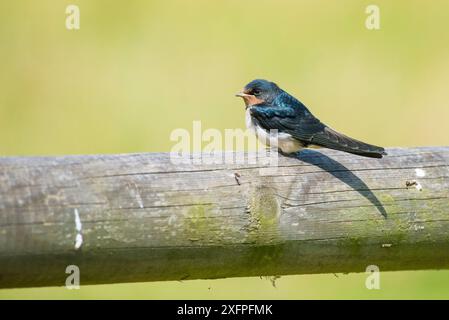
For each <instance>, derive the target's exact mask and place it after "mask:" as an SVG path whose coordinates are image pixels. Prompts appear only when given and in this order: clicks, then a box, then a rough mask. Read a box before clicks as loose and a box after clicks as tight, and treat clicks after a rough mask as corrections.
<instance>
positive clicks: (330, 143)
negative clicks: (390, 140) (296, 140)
mask: <svg viewBox="0 0 449 320" xmlns="http://www.w3.org/2000/svg"><path fill="white" fill-rule="evenodd" d="M312 143H313V144H316V145H318V146H321V147H326V148H329V149H334V150H340V151H344V152H348V153H352V154H356V155H360V156H364V157H369V158H382V156H384V155H386V154H387V153H386V152H385V149H384V148H382V147H378V146H375V145H371V144H368V143H365V142H362V141H359V140H356V139H353V138H350V137H348V136H345V135H344V134H341V133H339V132H337V131H335V130H333V129H331V128H329V127H326V128H324V131H322V132H320V133H318V134H315V135H314V136H313V138H312Z"/></svg>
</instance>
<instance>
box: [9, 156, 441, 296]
mask: <svg viewBox="0 0 449 320" xmlns="http://www.w3.org/2000/svg"><path fill="white" fill-rule="evenodd" d="M388 153H389V155H388V156H387V157H385V158H384V159H380V160H378V159H368V158H363V157H357V156H354V155H349V154H345V153H341V152H337V151H332V150H319V151H311V150H310V151H304V152H303V153H302V154H301V156H300V157H299V158H284V157H280V158H279V167H277V168H276V167H270V166H260V165H245V164H241V165H193V164H186V165H174V164H171V162H170V158H169V155H168V154H130V155H101V156H65V157H23V158H20V157H19V158H13V157H11V158H8V157H7V158H0V287H2V288H7V287H30V286H50V285H51V286H61V285H64V284H65V279H66V277H67V274H66V273H65V269H66V266H67V265H73V264H74V265H77V266H79V268H80V270H81V285H83V284H95V283H117V282H136V281H156V280H181V279H183V280H185V279H198V278H224V277H239V276H259V275H284V274H306V273H325V272H363V271H364V270H365V268H366V267H367V266H368V265H372V264H374V265H377V266H379V268H380V270H411V269H440V268H449V199H448V197H449V179H448V176H449V147H435V148H410V149H406V148H404V149H390V150H388ZM235 173H238V174H239V175H240V178H239V182H240V184H239V183H237V180H236V177H235ZM407 181H408V184H409V188H406V183H407ZM421 188H422V190H421V191H420V190H419V189H421ZM77 214H78V216H79V221H77V217H76V215H77ZM77 228H78V229H80V231H78V230H77ZM77 234H79V235H78V236H77ZM81 237H82V239H81ZM81 240H82V241H81Z"/></svg>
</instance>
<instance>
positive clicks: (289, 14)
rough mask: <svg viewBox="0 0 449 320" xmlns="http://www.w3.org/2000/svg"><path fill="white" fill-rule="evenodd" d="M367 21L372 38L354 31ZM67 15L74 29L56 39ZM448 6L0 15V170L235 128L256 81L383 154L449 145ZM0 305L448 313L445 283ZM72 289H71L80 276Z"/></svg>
mask: <svg viewBox="0 0 449 320" xmlns="http://www.w3.org/2000/svg"><path fill="white" fill-rule="evenodd" d="M373 3H374V4H377V5H378V6H379V7H380V15H381V29H380V30H374V31H370V30H367V29H366V28H365V19H366V17H367V15H366V13H365V8H366V6H367V5H369V4H373ZM69 4H76V5H78V6H79V8H80V11H81V28H80V30H77V31H73V30H72V31H69V30H67V29H66V28H65V18H66V15H65V8H66V6H67V5H69ZM448 12H449V2H448V1H432V2H425V1H394V2H393V1H375V2H367V1H352V0H351V1H349V0H344V1H338V2H337V1H317V0H308V1H294V0H281V1H279V0H276V1H274V0H271V1H268V0H246V1H237V0H228V1H206V0H196V1H182V0H175V1H172V0H169V1H163V0H158V1H148V0H141V1H136V0H130V1H106V0H84V1H70V2H68V1H57V0H39V1H32V0H22V1H2V2H1V3H0V155H2V156H7V155H55V154H87V153H126V152H147V151H148V152H156V151H169V150H170V147H171V146H172V145H173V143H172V142H170V140H169V135H170V132H171V131H172V130H173V129H175V128H187V129H189V130H191V128H192V121H193V120H201V121H202V124H203V129H205V128H217V129H220V130H224V129H225V128H243V127H244V109H243V104H242V102H241V101H239V100H237V99H236V98H235V97H233V94H234V93H235V92H236V91H238V90H239V89H240V88H241V87H242V86H243V85H244V84H246V83H247V82H249V81H250V80H252V79H253V78H257V77H262V78H267V79H270V80H273V81H276V82H277V83H278V84H279V85H280V86H281V87H283V88H284V89H286V90H287V91H289V92H290V93H292V94H294V95H296V96H297V97H298V98H300V99H301V100H302V101H303V102H304V103H305V104H306V105H308V106H309V107H310V108H311V109H312V110H313V112H314V113H315V114H316V115H317V116H318V117H319V118H320V119H322V120H323V121H324V122H326V123H328V124H329V125H331V126H332V127H334V128H335V129H338V130H340V131H343V132H345V133H346V134H348V135H350V136H354V137H356V138H358V139H361V140H367V141H369V142H372V143H375V144H378V145H383V146H387V147H388V146H421V145H449V127H448V126H447V122H448V119H449V103H448V101H449V90H448V82H449V55H448V54H449V37H448V36H449V19H447V17H448ZM365 277H366V276H365V274H363V273H361V274H350V275H332V274H330V275H328V274H326V275H314V276H289V277H282V278H281V279H279V280H277V282H276V287H273V286H272V284H271V282H270V281H269V280H267V279H259V278H245V279H224V280H210V281H209V280H204V281H203V280H201V281H199V280H198V281H185V282H159V283H140V284H119V285H104V286H103V285H101V286H82V287H81V289H80V290H67V289H65V288H39V289H20V290H19V289H17V290H0V298H137V299H138V298H161V299H163V298H210V299H214V298H247V299H251V298H270V299H276V298H287V299H295V298H449V272H447V271H425V272H424V271H420V272H389V273H382V274H381V289H380V290H371V291H370V290H367V289H366V288H365V285H364V283H365ZM81 281H82V274H81Z"/></svg>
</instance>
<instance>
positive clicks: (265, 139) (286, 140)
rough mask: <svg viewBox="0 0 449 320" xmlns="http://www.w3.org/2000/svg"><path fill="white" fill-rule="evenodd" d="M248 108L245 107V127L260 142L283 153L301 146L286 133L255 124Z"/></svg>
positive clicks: (291, 151) (296, 149) (294, 150)
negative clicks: (268, 129)
mask: <svg viewBox="0 0 449 320" xmlns="http://www.w3.org/2000/svg"><path fill="white" fill-rule="evenodd" d="M250 108H251V107H249V108H247V109H246V127H247V128H248V129H249V130H252V131H253V132H254V134H255V135H256V136H257V138H258V139H259V140H260V142H262V143H263V144H265V145H267V146H273V147H276V148H278V149H281V151H282V152H284V153H293V152H298V151H299V150H301V149H302V148H303V145H302V144H301V142H299V141H298V140H296V139H295V138H293V137H292V136H291V135H290V134H288V133H284V132H277V131H275V130H270V131H267V130H265V129H263V128H261V127H260V126H257V125H255V124H254V122H253V119H252V118H251V114H250V111H249V110H250Z"/></svg>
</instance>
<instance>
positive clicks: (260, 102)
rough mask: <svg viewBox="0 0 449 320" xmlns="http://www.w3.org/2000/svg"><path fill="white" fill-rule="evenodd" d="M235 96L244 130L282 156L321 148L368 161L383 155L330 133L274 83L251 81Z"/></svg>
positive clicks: (364, 144)
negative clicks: (243, 112)
mask: <svg viewBox="0 0 449 320" xmlns="http://www.w3.org/2000/svg"><path fill="white" fill-rule="evenodd" d="M236 96H237V97H241V98H243V101H244V102H245V105H246V126H247V127H248V128H249V129H251V130H253V131H254V132H255V134H256V135H257V138H258V139H259V140H261V142H262V143H264V144H266V145H269V146H273V147H276V148H278V150H279V151H280V152H281V153H283V154H292V153H296V152H298V151H300V150H301V149H303V148H307V147H325V148H329V149H334V150H340V151H344V152H348V153H352V154H356V155H359V156H364V157H370V158H382V156H383V155H386V154H387V153H386V152H385V150H384V148H382V147H377V146H374V145H371V144H367V143H364V142H362V141H358V140H355V139H353V138H350V137H348V136H345V135H344V134H341V133H339V132H337V131H335V130H333V129H331V128H330V127H328V126H327V125H325V124H324V123H322V122H321V121H320V120H318V119H317V118H316V117H315V116H314V115H313V114H312V113H311V112H310V111H309V109H307V107H306V106H305V105H304V104H302V103H301V102H300V101H299V100H297V99H296V98H295V97H293V96H291V95H289V94H288V93H287V92H285V91H284V90H282V89H281V88H279V87H278V86H277V85H276V84H275V83H274V82H270V81H267V80H261V79H256V80H253V81H251V82H250V83H248V84H247V85H246V86H245V88H244V89H243V91H241V92H239V93H237V94H236Z"/></svg>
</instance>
